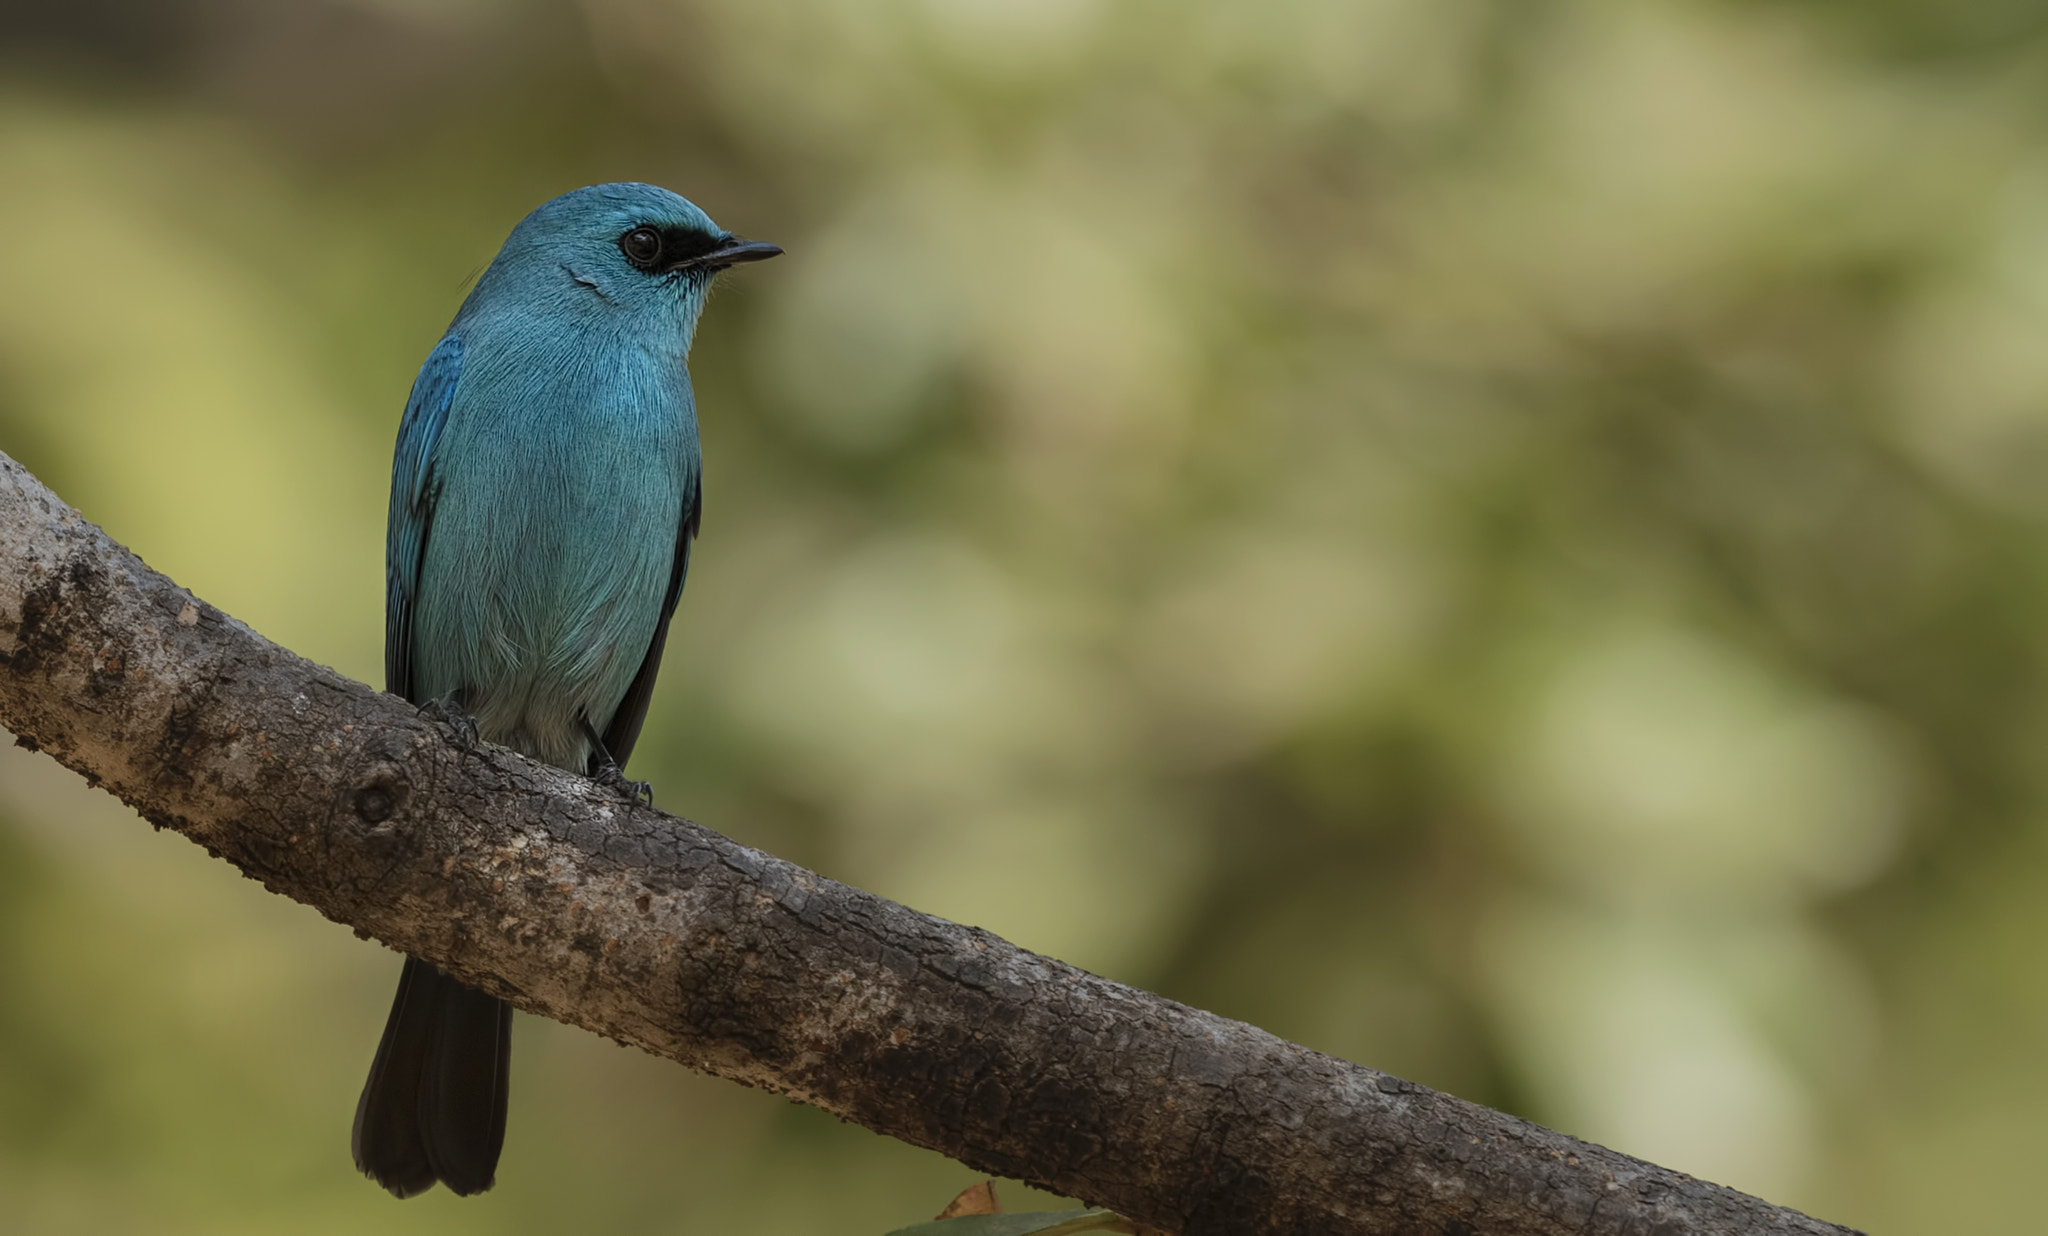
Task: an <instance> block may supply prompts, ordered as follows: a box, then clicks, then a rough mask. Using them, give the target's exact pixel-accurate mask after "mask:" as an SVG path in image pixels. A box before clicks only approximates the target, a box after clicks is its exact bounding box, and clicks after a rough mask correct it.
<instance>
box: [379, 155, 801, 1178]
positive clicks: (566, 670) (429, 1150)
mask: <svg viewBox="0 0 2048 1236" xmlns="http://www.w3.org/2000/svg"><path fill="white" fill-rule="evenodd" d="M780 252H782V250H781V249H779V248H777V247H776V246H774V245H771V244H765V243H762V242H759V241H747V240H742V239H740V238H739V237H737V236H734V235H732V234H731V233H730V232H727V231H725V230H724V229H722V228H720V227H719V226H718V225H717V224H715V223H713V222H712V221H711V219H710V217H709V216H707V215H706V214H705V213H704V212H703V211H702V210H699V209H698V208H697V207H696V206H694V205H692V204H691V203H690V202H688V201H686V200H684V199H683V198H681V197H678V196H677V195H675V194H673V193H670V192H669V191H668V190H666V189H659V188H656V187H654V186H653V185H644V184H611V185H594V186H592V187H590V188H585V189H578V190H576V191H575V192H573V193H565V194H563V195H562V196H561V197H558V198H556V199H554V200H553V201H551V202H548V203H547V204H545V205H543V206H541V207H540V208H539V209H538V210H535V211H534V212H533V213H532V214H530V215H528V216H527V217H526V218H525V219H524V220H522V221H521V222H520V224H519V226H518V227H516V228H514V229H513V230H512V234H511V236H510V237H508V238H507V239H506V241H505V246H504V248H502V249H500V250H499V251H498V256H497V258H496V259H495V260H494V261H492V263H491V265H490V267H489V269H487V270H485V271H484V273H483V276H482V277H481V278H479V279H478V280H477V284H476V287H475V288H474V289H473V290H472V291H471V292H470V294H469V297H468V299H466V300H465V301H463V303H462V308H461V309H460V310H459V311H457V313H456V315H455V321H454V322H453V323H451V324H450V325H449V327H448V333H447V334H446V335H444V336H443V337H442V339H441V342H440V344H439V345H438V346H437V347H435V348H434V350H433V352H432V353H431V354H430V355H428V357H427V360H426V364H424V365H423V366H421V368H420V374H419V378H418V379H417V380H416V381H415V382H414V383H413V388H412V397H411V398H410V399H409V400H408V401H407V402H406V406H405V416H404V419H403V420H402V421H401V422H400V423H399V427H398V450H397V455H396V458H395V459H394V460H393V462H392V468H391V515H390V527H389V532H388V536H387V539H386V542H385V553H386V561H385V566H386V576H385V604H386V609H385V630H384V677H385V690H387V691H390V692H392V693H393V694H396V695H401V696H404V697H405V698H406V699H408V700H411V701H413V702H414V703H417V704H422V705H425V704H429V703H439V704H442V705H443V706H444V707H449V708H452V709H454V710H457V711H458V712H459V714H461V715H464V716H467V717H469V718H471V719H473V721H474V723H475V728H476V732H477V734H478V735H479V736H481V737H483V738H485V739H489V740H490V741H492V742H498V743H503V744H504V745H506V746H508V747H511V748H513V749H515V750H517V751H520V752H523V753H525V754H526V755H529V756H531V757H533V758H535V759H538V760H544V761H546V762H547V763H550V764H554V765H556V766H558V767H561V768H566V769H570V770H572V771H575V772H579V773H583V774H585V775H588V776H594V777H597V778H599V779H601V780H604V781H606V782H608V783H610V784H612V785H614V786H616V787H619V788H621V789H628V790H631V789H637V788H639V787H635V786H634V784H633V783H631V782H628V781H626V780H625V777H624V774H623V772H622V771H621V770H622V768H623V766H624V764H625V762H626V759H627V757H628V756H629V755H631V754H632V751H633V743H634V741H635V740H636V739H637V738H638V737H639V735H640V725H641V722H642V721H644V720H645V719H646V716H647V702H648V699H649V697H650V696H651V695H652V694H653V691H654V676H655V673H656V671H657V670H659V668H660V665H661V651H662V646H663V645H664V644H665V643H666V642H667V640H668V628H669V619H670V618H671V617H672V616H673V615H674V613H675V608H676V599H677V597H678V596H680V595H681V593H682V590H683V577H684V575H685V574H686V573H687V572H688V570H689V566H690V545H691V543H692V542H693V541H694V540H695V539H696V536H697V527H698V522H699V517H700V514H701V512H702V509H703V489H702V485H701V480H700V464H701V457H700V455H699V453H698V447H697V413H696V404H695V400H694V398H693V397H692V395H691V392H690V373H689V370H688V368H687V367H686V365H685V361H686V358H687V357H688V355H689V351H690V341H691V339H692V337H693V336H694V335H695V333H696V329H697V318H698V315H699V314H700V313H701V312H702V311H703V309H704V299H705V296H706V294H707V293H708V292H709V291H710V289H711V281H712V278H713V277H714V276H715V275H716V274H717V273H718V272H719V271H721V270H724V269H725V268H726V267H728V266H732V265H734V264H736V263H739V262H754V261H759V260H761V259H762V258H770V257H774V256H775V255H776V254H778V253H780ZM511 1043H512V1009H511V1006H509V1005H507V1004H505V1003H504V1002H502V1001H500V1000H497V999H495V998H493V997H491V996H488V995H485V994H484V993H483V992H480V991H477V990H476V989H474V988H472V987H467V986H464V985H463V984H462V983H459V982H457V981H456V980H455V979H454V978H452V977H450V976H449V975H448V974H446V973H444V972H443V971H442V970H440V969H439V968H437V967H435V966H433V965H431V964H430V963H428V962H424V961H421V960H419V959H417V958H412V957H408V958H407V959H406V962H405V971H404V974H403V976H402V977H401V978H400V979H399V983H398V995H397V998H396V999H394V1000H393V1001H392V1005H391V1018H390V1020H389V1021H388V1022H387V1023H386V1024H385V1026H384V1037H383V1040H382V1041H381V1042H380V1043H378V1045H377V1056H376V1060H375V1062H374V1063H373V1064H372V1065H371V1066H370V1077H369V1080H368V1082H366V1083H365V1084H364V1086H363V1095H362V1099H361V1100H360V1101H359V1102H358V1103H357V1105H356V1119H355V1131H354V1137H353V1139H352V1140H353V1148H354V1152H355V1161H356V1166H357V1167H358V1168H360V1169H361V1170H362V1171H363V1172H364V1173H365V1174H366V1175H368V1176H370V1177H371V1178H372V1179H374V1180H375V1181H376V1182H377V1183H378V1184H381V1185H383V1186H384V1187H385V1188H386V1189H389V1190H390V1191H391V1192H392V1193H393V1194H396V1195H397V1196H399V1197H411V1196H413V1195H415V1194H418V1193H423V1192H425V1191H426V1190H428V1189H431V1188H433V1187H434V1184H435V1182H436V1181H439V1182H440V1183H442V1184H445V1185H447V1186H448V1188H449V1189H450V1190H452V1191H454V1192H455V1193H457V1194H463V1195H467V1194H471V1193H478V1192H481V1191H483V1190H485V1189H488V1188H490V1187H491V1184H492V1182H493V1181H494V1179H495V1178H496V1173H497V1165H498V1152H499V1150H500V1149H501V1148H502V1147H503V1145H504V1141H505V1098H506V1088H507V1085H508V1082H509V1079H510V1072H509V1065H510V1059H511Z"/></svg>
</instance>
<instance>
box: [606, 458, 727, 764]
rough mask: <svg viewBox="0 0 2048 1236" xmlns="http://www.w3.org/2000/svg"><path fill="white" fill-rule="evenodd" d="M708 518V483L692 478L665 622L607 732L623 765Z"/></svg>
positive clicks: (637, 731)
mask: <svg viewBox="0 0 2048 1236" xmlns="http://www.w3.org/2000/svg"><path fill="white" fill-rule="evenodd" d="M703 520H704V483H703V480H702V478H701V477H697V476H693V477H691V478H690V493H689V496H688V497H687V498H686V499H685V500H684V502H683V523H682V527H680V528H678V529H677V530H676V558H675V565H674V566H673V567H672V568H670V570H669V576H668V596H667V597H666V598H664V599H663V601H662V603H661V622H660V624H659V625H658V626H656V627H655V628H654V639H653V641H652V642H651V643H649V644H648V645H647V655H646V656H645V657H643V658H642V659H641V661H640V672H639V673H637V674H635V675H633V685H632V686H630V687H627V688H626V695H625V698H624V699H622V700H620V701H619V707H618V711H616V712H614V713H613V714H612V721H611V724H610V725H608V726H606V727H605V731H604V752H605V754H608V755H610V756H611V757H612V760H613V761H614V762H615V763H617V764H618V766H619V767H620V768H624V767H625V766H626V757H627V756H629V755H631V754H633V744H634V743H636V742H638V741H640V727H641V725H642V724H644V723H645V722H646V720H647V704H648V701H650V700H652V699H653V698H654V676H655V675H656V674H658V673H660V672H661V650H662V648H663V647H664V646H665V645H666V644H667V643H668V624H669V620H670V619H672V618H674V617H675V616H676V602H677V601H678V600H680V599H681V598H682V595H683V580H684V579H685V578H687V577H688V576H689V574H690V545H691V544H692V543H693V542H694V541H696V539H697V529H698V527H699V526H700V525H701V524H702V523H703ZM603 758H604V756H603V755H600V754H598V753H597V752H592V753H591V757H590V760H591V771H592V772H593V773H594V772H595V771H596V769H597V766H598V764H599V763H601V762H602V760H603Z"/></svg>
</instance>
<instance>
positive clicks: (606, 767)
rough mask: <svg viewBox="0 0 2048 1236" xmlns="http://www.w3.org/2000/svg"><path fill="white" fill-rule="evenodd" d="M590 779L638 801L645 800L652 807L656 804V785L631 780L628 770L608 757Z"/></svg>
mask: <svg viewBox="0 0 2048 1236" xmlns="http://www.w3.org/2000/svg"><path fill="white" fill-rule="evenodd" d="M590 779H591V780H592V781H595V782H597V783H598V784H599V785H601V786H603V787H604V788H606V789H608V790H610V791H612V792H613V793H615V794H619V795H622V796H624V797H626V798H629V799H631V800H632V801H634V802H636V803H642V802H644V803H646V804H647V805H648V806H650V807H652V806H653V805H654V786H653V785H652V784H650V783H648V782H645V781H632V780H629V779H628V778H627V777H626V770H625V769H623V768H620V767H619V766H618V764H617V763H615V762H613V761H612V760H609V759H607V760H605V761H604V762H603V763H602V764H599V765H598V766H597V771H596V772H594V773H592V774H591V775H590Z"/></svg>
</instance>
